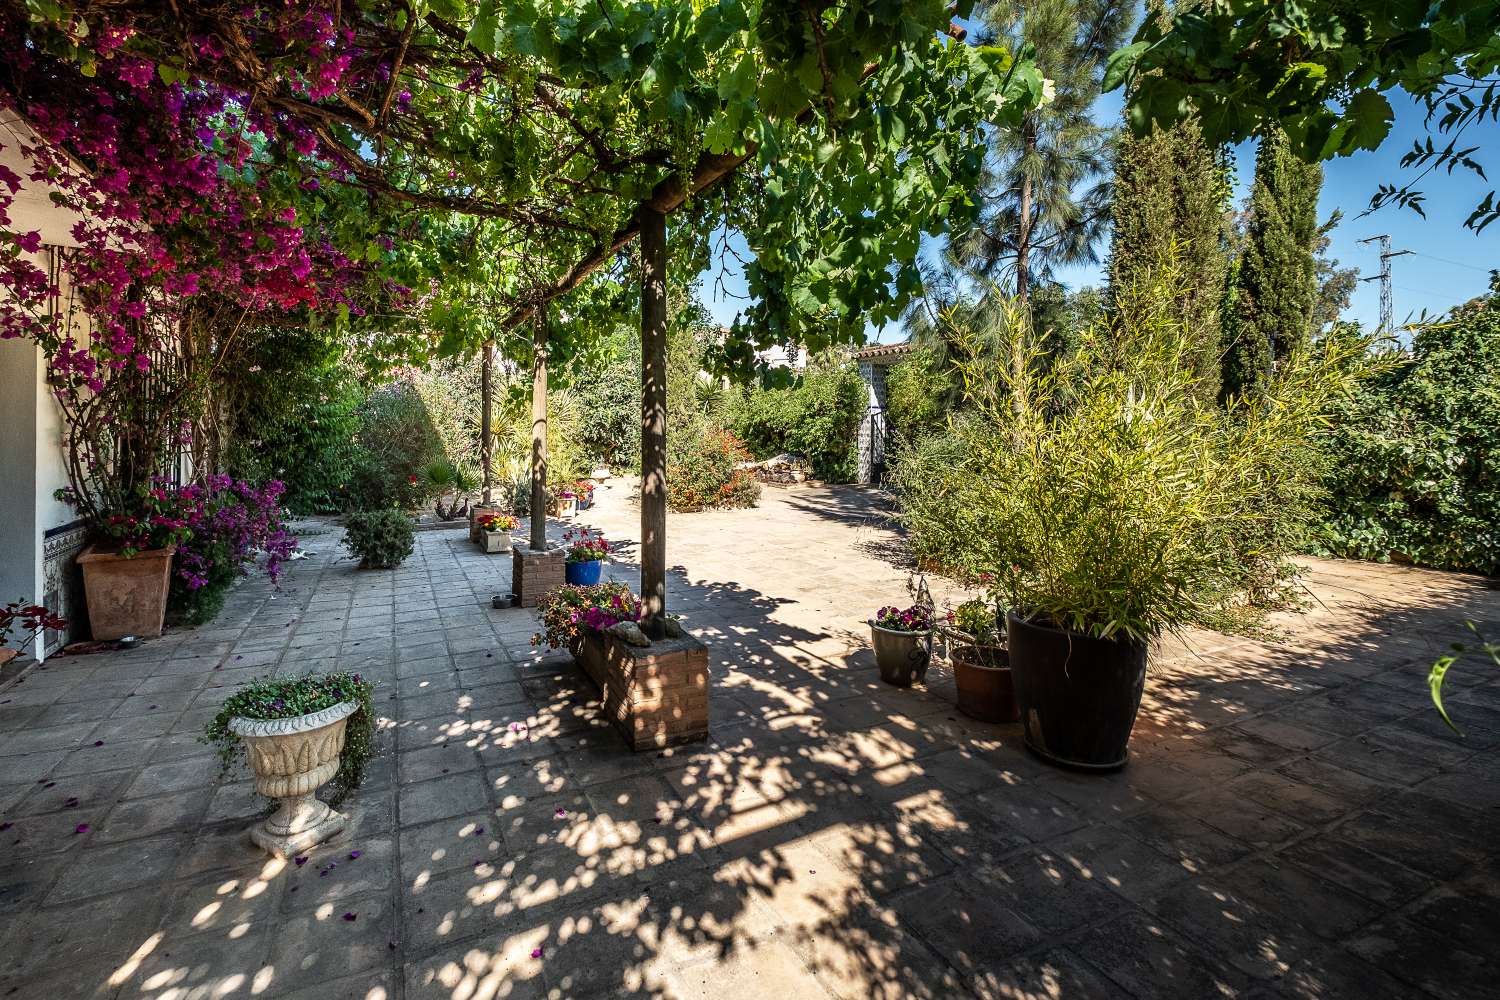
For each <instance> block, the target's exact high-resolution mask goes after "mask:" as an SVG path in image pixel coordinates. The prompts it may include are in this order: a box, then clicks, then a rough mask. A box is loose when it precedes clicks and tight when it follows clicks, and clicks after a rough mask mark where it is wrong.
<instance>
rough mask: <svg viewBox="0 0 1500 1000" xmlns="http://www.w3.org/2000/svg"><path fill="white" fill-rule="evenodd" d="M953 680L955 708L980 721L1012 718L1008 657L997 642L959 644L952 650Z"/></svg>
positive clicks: (1013, 705) (1016, 714)
mask: <svg viewBox="0 0 1500 1000" xmlns="http://www.w3.org/2000/svg"><path fill="white" fill-rule="evenodd" d="M953 681H954V683H955V684H956V685H957V686H958V710H959V711H960V712H962V713H964V714H965V715H967V716H968V717H969V718H971V719H977V720H979V721H980V722H1015V721H1016V720H1017V719H1019V718H1020V717H1021V715H1020V712H1019V711H1018V710H1017V708H1016V694H1015V686H1014V684H1013V683H1012V680H1011V673H1010V657H1009V655H1008V654H1007V653H1006V652H1005V650H1003V649H1001V648H1000V647H999V646H959V647H958V648H956V649H955V650H953Z"/></svg>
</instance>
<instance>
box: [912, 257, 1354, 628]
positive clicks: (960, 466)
mask: <svg viewBox="0 0 1500 1000" xmlns="http://www.w3.org/2000/svg"><path fill="white" fill-rule="evenodd" d="M1175 298H1176V297H1175V296H1174V295H1173V294H1172V289H1171V288H1169V287H1168V288H1163V287H1160V286H1158V287H1153V288H1150V289H1145V290H1143V292H1142V294H1139V295H1137V296H1133V297H1130V298H1123V297H1122V308H1121V309H1120V311H1119V313H1118V315H1117V316H1115V317H1112V318H1111V320H1110V321H1109V322H1108V323H1107V324H1106V323H1101V324H1098V325H1096V326H1095V327H1094V328H1092V329H1090V330H1089V331H1086V332H1085V333H1084V334H1083V335H1082V337H1081V339H1080V343H1079V345H1078V349H1077V351H1076V352H1075V353H1073V354H1071V355H1068V356H1065V357H1063V358H1060V359H1057V360H1056V361H1055V362H1054V363H1052V364H1042V363H1040V361H1041V359H1040V352H1039V351H1038V349H1037V347H1036V346H1035V344H1034V342H1033V341H1032V338H1031V337H1030V336H1029V334H1028V333H1027V332H1026V331H1025V329H1024V325H1023V324H1020V323H1013V322H1009V319H1008V318H1006V322H1007V325H1008V326H1009V328H1010V329H1011V330H1012V331H1013V332H1012V334H1011V335H1010V337H1009V338H1008V344H1007V346H1006V348H1005V350H1004V351H1002V354H1001V356H1000V357H999V358H997V359H994V360H990V359H989V358H988V357H987V356H981V358H982V359H981V360H979V361H972V360H964V355H963V354H962V353H961V354H960V360H959V361H958V364H959V367H960V369H961V371H962V372H963V375H964V378H965V382H966V385H967V387H968V398H969V401H970V407H971V410H972V413H973V417H972V419H970V420H967V421H962V422H955V425H954V430H953V432H952V437H953V438H954V439H955V443H954V445H953V446H952V451H951V452H949V453H948V454H949V456H950V460H949V461H946V462H945V461H935V460H934V458H935V453H934V452H931V451H924V450H917V451H913V452H911V453H909V455H908V456H903V457H902V458H901V459H899V460H898V461H899V462H900V464H901V466H902V467H901V468H899V469H898V470H897V476H896V479H897V482H898V483H899V486H900V490H901V493H902V496H903V499H904V502H905V505H906V513H907V521H908V524H909V526H910V528H911V530H912V534H913V537H914V547H915V548H916V549H917V551H918V552H925V553H929V554H931V556H932V557H933V558H935V559H936V560H937V561H938V562H940V564H941V565H943V566H945V567H949V568H952V569H954V570H956V571H957V572H959V573H960V574H961V575H963V576H965V577H967V578H969V579H972V580H982V581H985V582H987V583H988V584H989V585H990V586H991V587H992V588H993V590H994V592H995V593H996V595H997V596H998V597H999V598H1000V599H1001V600H1002V601H1003V602H1004V604H1005V605H1006V606H1007V607H1008V608H1012V609H1016V610H1017V611H1019V612H1020V613H1022V614H1026V615H1029V616H1036V617H1040V618H1044V619H1047V620H1050V621H1052V622H1055V623H1057V624H1059V625H1062V626H1064V627H1066V628H1069V629H1072V630H1075V631H1078V632H1083V633H1086V634H1089V635H1093V636H1099V637H1130V638H1133V639H1149V638H1151V637H1153V636H1156V635H1158V634H1160V633H1162V632H1163V631H1172V630H1176V629H1179V628H1182V627H1184V626H1188V625H1207V626H1210V627H1223V626H1224V625H1226V624H1235V625H1245V624H1249V622H1250V621H1251V620H1252V619H1253V618H1254V616H1255V615H1256V613H1257V612H1256V610H1255V609H1253V608H1247V607H1246V606H1245V602H1246V600H1247V597H1248V590H1249V585H1250V581H1249V580H1248V579H1247V576H1246V573H1247V571H1246V567H1245V563H1244V559H1243V555H1244V551H1245V539H1246V538H1247V535H1248V534H1249V533H1251V531H1252V530H1253V531H1254V532H1256V533H1258V534H1259V536H1260V537H1263V538H1266V539H1271V540H1274V539H1276V538H1279V537H1283V534H1284V533H1283V532H1281V531H1279V530H1274V525H1275V522H1276V521H1277V520H1278V519H1282V518H1288V517H1292V518H1295V517H1298V516H1300V514H1299V513H1298V512H1292V513H1288V512H1287V511H1286V510H1284V509H1282V508H1280V507H1278V506H1276V505H1267V504H1266V503H1265V499H1266V497H1267V496H1276V495H1281V494H1283V493H1296V492H1297V491H1298V490H1299V489H1300V488H1301V487H1300V485H1299V483H1298V480H1299V479H1300V478H1302V477H1305V476H1307V475H1308V471H1307V463H1306V462H1305V461H1304V457H1305V453H1306V448H1307V442H1308V441H1309V440H1310V437H1311V435H1312V434H1313V433H1314V432H1315V431H1316V430H1317V429H1318V428H1319V427H1320V426H1321V420H1322V417H1323V415H1324V414H1325V413H1326V412H1327V410H1328V409H1329V407H1330V406H1331V405H1332V403H1333V402H1334V401H1335V400H1336V399H1338V398H1340V397H1341V396H1342V395H1344V394H1346V393H1347V392H1348V390H1349V388H1350V386H1351V384H1352V382H1353V380H1354V377H1355V373H1354V371H1353V367H1354V366H1352V365H1351V364H1350V358H1351V357H1352V355H1353V353H1354V351H1355V348H1354V347H1352V346H1351V345H1346V344H1339V343H1334V342H1330V343H1328V344H1325V345H1323V346H1322V350H1321V351H1320V352H1319V353H1311V352H1300V353H1297V354H1294V355H1293V356H1292V357H1291V358H1289V359H1288V360H1287V362H1286V363H1285V364H1283V365H1282V366H1281V367H1280V368H1279V369H1278V371H1277V372H1276V374H1275V376H1274V377H1273V378H1272V379H1271V380H1270V382H1269V384H1268V386H1267V389H1266V393H1265V395H1264V396H1263V397H1258V398H1255V399H1253V400H1250V401H1240V402H1236V403H1235V404H1233V405H1231V406H1230V407H1228V408H1222V407H1220V406H1218V405H1216V404H1215V403H1213V402H1212V401H1205V400H1204V399H1203V394H1202V392H1201V386H1200V385H1199V384H1198V382H1197V379H1196V377H1195V375H1194V373H1193V368H1192V366H1191V365H1190V364H1189V363H1188V360H1189V358H1190V357H1191V356H1192V351H1193V349H1194V345H1195V338H1194V337H1193V336H1192V334H1191V332H1190V331H1188V330H1186V329H1184V328H1183V326H1182V325H1181V322H1180V321H1179V320H1178V319H1177V318H1176V314H1175V312H1174V311H1173V310H1172V309H1171V303H1172V302H1173V301H1175ZM955 339H956V341H957V342H958V343H959V344H960V346H962V345H963V344H964V343H965V342H966V341H969V342H977V341H978V340H979V339H980V338H979V337H978V336H970V335H969V331H965V330H959V331H956V332H955ZM912 456H917V457H925V461H924V462H923V463H922V464H921V465H920V466H917V465H915V464H912V463H913V461H914V459H913V457H912ZM935 505H936V506H935ZM913 511H915V512H916V513H917V516H916V517H912V512H913ZM940 518H941V519H943V520H942V521H940V520H939V519H940ZM928 531H934V532H935V535H934V536H933V537H926V538H924V537H923V534H924V532H928ZM1288 556H1289V553H1288V552H1285V551H1265V552H1261V553H1259V558H1263V559H1267V560H1270V561H1272V562H1275V563H1280V562H1282V561H1284V560H1285V559H1286V558H1287V557H1288Z"/></svg>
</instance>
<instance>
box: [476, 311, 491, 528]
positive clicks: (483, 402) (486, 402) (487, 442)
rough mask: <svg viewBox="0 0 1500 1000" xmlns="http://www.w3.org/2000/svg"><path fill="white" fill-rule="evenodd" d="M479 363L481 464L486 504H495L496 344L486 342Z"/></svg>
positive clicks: (489, 341)
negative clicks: (493, 377) (493, 379)
mask: <svg viewBox="0 0 1500 1000" xmlns="http://www.w3.org/2000/svg"><path fill="white" fill-rule="evenodd" d="M481 350H482V352H483V353H482V354H481V355H480V359H481V360H480V363H479V464H480V465H481V466H483V468H484V502H485V503H486V504H492V503H494V502H495V476H494V469H493V468H492V466H493V464H494V463H493V459H494V451H495V433H494V408H495V391H494V386H493V385H492V384H491V383H492V376H493V374H494V369H495V342H494V341H493V340H486V341H485V342H484V347H483V348H482V349H481Z"/></svg>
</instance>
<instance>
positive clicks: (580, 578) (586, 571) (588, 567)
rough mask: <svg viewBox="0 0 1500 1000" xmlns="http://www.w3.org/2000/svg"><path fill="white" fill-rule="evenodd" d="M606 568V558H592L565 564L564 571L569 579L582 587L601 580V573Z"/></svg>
mask: <svg viewBox="0 0 1500 1000" xmlns="http://www.w3.org/2000/svg"><path fill="white" fill-rule="evenodd" d="M603 568H604V560H602V559H590V560H588V561H587V562H570V563H564V564H563V573H564V574H566V577H567V581H568V582H569V583H571V584H575V585H577V586H580V587H591V586H593V585H594V584H596V583H598V582H599V573H600V571H601V570H603Z"/></svg>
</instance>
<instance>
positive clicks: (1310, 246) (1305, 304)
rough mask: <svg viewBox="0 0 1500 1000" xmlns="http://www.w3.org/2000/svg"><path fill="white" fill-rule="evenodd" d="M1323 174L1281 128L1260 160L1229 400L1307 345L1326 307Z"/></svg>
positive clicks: (1230, 351)
mask: <svg viewBox="0 0 1500 1000" xmlns="http://www.w3.org/2000/svg"><path fill="white" fill-rule="evenodd" d="M1322 185H1323V168H1322V167H1320V166H1318V165H1317V164H1315V163H1304V162H1303V161H1302V160H1300V159H1299V158H1298V157H1297V156H1295V155H1294V154H1293V153H1292V151H1291V149H1290V147H1289V145H1288V143H1287V138H1286V134H1285V133H1283V132H1282V131H1280V130H1279V129H1277V130H1275V131H1273V132H1271V133H1270V134H1268V135H1266V136H1263V137H1262V138H1261V142H1260V149H1259V151H1258V152H1257V153H1256V156H1255V185H1254V187H1253V188H1252V189H1251V192H1250V213H1249V224H1248V226H1247V228H1246V234H1245V249H1244V253H1243V254H1242V256H1241V258H1240V266H1239V288H1238V290H1237V295H1236V308H1237V310H1238V313H1239V315H1238V317H1237V321H1236V323H1235V337H1234V340H1233V341H1232V342H1231V343H1229V344H1228V345H1227V350H1226V351H1225V356H1224V394H1225V395H1226V396H1227V395H1233V394H1239V393H1244V392H1248V391H1252V390H1253V389H1255V387H1256V386H1258V385H1261V384H1262V383H1263V382H1264V381H1265V379H1266V378H1267V377H1268V376H1269V375H1270V373H1271V371H1272V368H1273V367H1274V365H1275V364H1276V362H1278V361H1280V360H1281V359H1282V358H1285V357H1286V356H1287V355H1288V354H1290V353H1291V352H1292V351H1293V350H1295V349H1296V348H1297V347H1298V346H1300V345H1302V344H1304V343H1306V341H1307V338H1308V337H1309V336H1310V334H1311V333H1312V327H1313V321H1314V318H1313V316H1314V310H1315V308H1316V307H1317V305H1318V274H1317V261H1316V258H1317V255H1318V252H1319V250H1320V249H1321V243H1322V240H1323V238H1324V234H1323V231H1322V229H1321V228H1320V227H1319V225H1318V190H1319V188H1321V187H1322Z"/></svg>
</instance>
